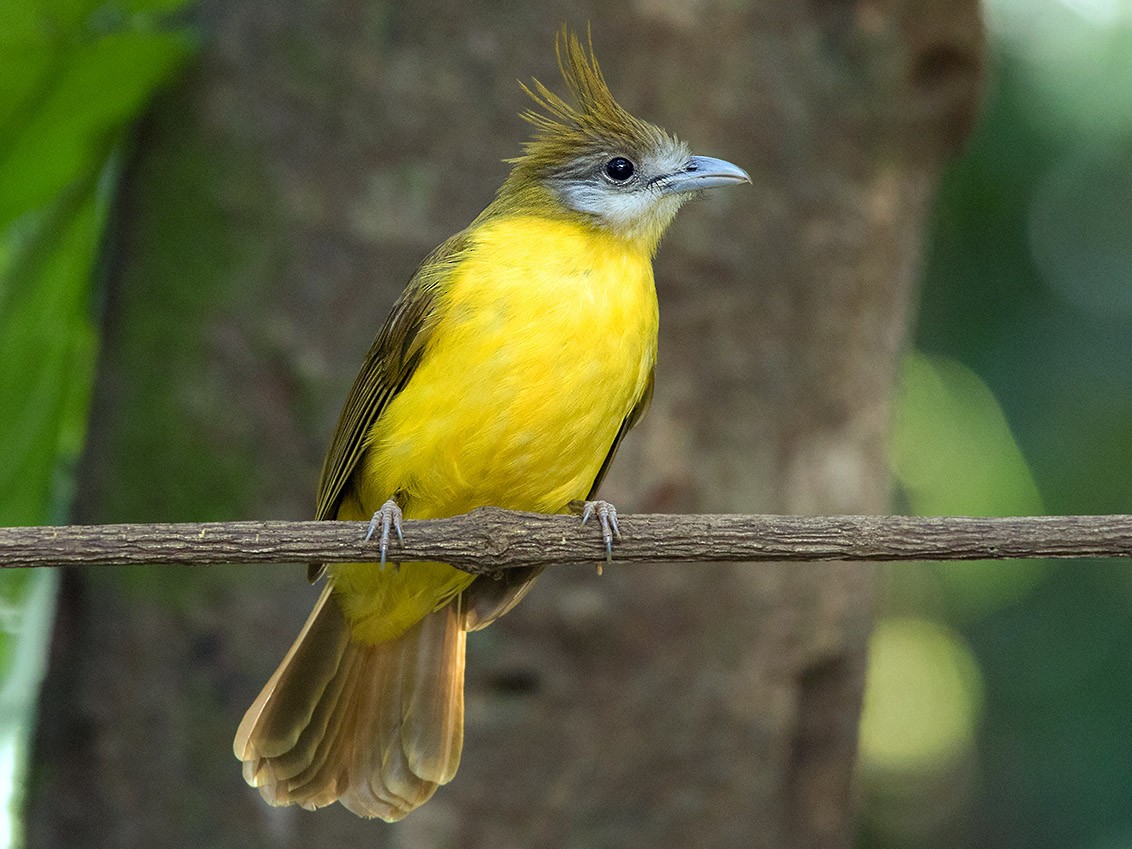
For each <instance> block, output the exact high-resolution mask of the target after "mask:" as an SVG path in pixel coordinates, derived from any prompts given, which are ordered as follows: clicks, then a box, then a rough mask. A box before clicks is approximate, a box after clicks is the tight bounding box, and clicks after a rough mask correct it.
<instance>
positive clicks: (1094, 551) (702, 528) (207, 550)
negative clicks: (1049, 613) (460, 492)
mask: <svg viewBox="0 0 1132 849" xmlns="http://www.w3.org/2000/svg"><path fill="white" fill-rule="evenodd" d="M620 523H621V532H622V537H623V538H622V540H621V541H620V542H618V543H617V545H616V546H615V547H614V557H615V559H616V560H617V561H618V562H620V563H639V562H677V563H694V562H713V561H755V560H981V559H988V560H992V559H994V560H997V559H1007V558H1011V559H1014V558H1033V557H1132V516H1025V517H1017V518H993V519H992V518H968V517H947V518H942V517H941V518H922V517H912V516H730V515H718V516H713V515H702V516H679V515H660V514H638V515H632V516H623V517H621V520H620ZM365 530H366V523H364V522H205V523H184V524H155V525H70V526H64V527H23V528H0V567H5V568H21V567H33V566H108V565H126V564H184V565H197V566H204V565H210V564H218V563H294V562H303V563H307V562H310V563H336V562H355V561H374V560H377V558H378V549H377V545H376V544H375V543H374V542H372V541H371V542H368V543H367V542H364V541H363V540H364V537H365ZM392 555H393V556H394V557H396V558H397V559H398V560H404V561H407V562H409V561H414V560H441V561H444V562H445V563H451V564H452V565H453V566H456V567H457V568H460V569H464V570H465V571H469V572H476V573H482V574H489V573H494V572H499V571H501V570H504V569H515V568H520V567H523V566H538V565H541V566H557V565H561V564H566V563H584V562H594V561H600V560H601V559H602V558H603V556H604V549H603V546H602V542H601V535H600V533H599V532H598V530H597V528H595V527H592V526H589V527H583V526H582V525H581V523H580V522H579V520H578V518H577V517H575V516H546V515H539V514H533V513H513V512H510V511H507V510H499V509H496V508H491V507H489V508H483V509H480V510H475V511H473V512H471V513H468V514H466V515H463V516H456V517H454V518H451V519H430V520H426V521H407V522H405V544H404V546H403V547H402V546H399V545H397V544H394V546H393V551H392Z"/></svg>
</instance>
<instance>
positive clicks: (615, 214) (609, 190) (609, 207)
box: [562, 182, 661, 229]
mask: <svg viewBox="0 0 1132 849" xmlns="http://www.w3.org/2000/svg"><path fill="white" fill-rule="evenodd" d="M660 199H661V197H660V193H659V192H657V191H655V190H653V189H647V188H640V189H627V188H620V187H617V186H606V185H602V184H595V183H589V182H586V183H580V182H570V183H566V184H565V185H564V186H563V187H562V200H563V202H564V203H565V204H566V205H567V206H569V207H570V208H571V209H573V210H576V211H577V212H585V213H588V214H589V215H596V216H597V217H599V218H601V219H603V220H604V221H605V222H607V223H608V224H610V225H612V226H614V227H617V228H618V229H621V228H624V227H626V226H629V225H631V224H632V222H633V220H634V219H637V218H641V217H642V216H645V215H647V214H648V212H649V210H650V209H651V208H652V207H653V206H654V205H655V204H656V203H658V202H659V201H660Z"/></svg>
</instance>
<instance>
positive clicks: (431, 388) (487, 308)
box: [331, 214, 657, 642]
mask: <svg viewBox="0 0 1132 849" xmlns="http://www.w3.org/2000/svg"><path fill="white" fill-rule="evenodd" d="M433 311H434V316H435V320H436V329H435V330H433V331H432V336H431V341H430V344H429V346H428V348H427V350H426V351H425V353H424V355H423V356H422V358H421V361H420V363H419V365H418V366H417V368H416V371H415V372H414V374H413V377H412V379H411V380H410V381H409V383H408V384H407V385H406V387H405V389H404V390H403V391H402V392H401V393H400V394H399V395H397V397H396V398H394V399H393V400H392V401H390V402H389V404H388V406H387V407H386V408H385V411H384V412H383V413H382V416H381V418H380V419H379V420H378V421H377V422H375V423H374V425H373V426H372V428H370V430H369V433H368V435H367V440H366V441H367V444H368V446H369V449H368V451H367V452H366V455H365V457H364V459H363V461H362V465H361V473H360V475H359V477H358V490H359V496H360V498H359V500H360V502H361V504H362V505H364V506H365V507H366V508H368V509H363V510H361V511H358V510H356V509H355V508H354V505H353V504H350V505H349V508H348V509H350V510H351V511H352V512H351V514H350V515H349V516H346V515H343V513H342V512H339V518H366V519H368V518H369V516H370V514H371V513H372V512H373V509H376V508H377V507H379V506H380V505H381V504H382V503H383V502H384V501H385V499H386V498H388V497H389V495H390V494H391V493H394V492H397V493H401V494H402V496H403V499H404V500H403V501H401V504H402V507H403V509H404V511H405V516H406V517H407V518H421V519H423V518H434V517H437V516H452V515H456V514H459V513H465V512H467V511H469V510H471V509H473V508H476V507H482V506H485V505H495V506H499V507H505V508H510V509H514V510H532V511H537V512H544V513H557V512H562V511H564V510H565V509H566V507H567V505H568V504H569V502H570V501H572V500H575V499H582V498H585V497H586V496H587V494H588V493H589V492H590V490H591V488H592V487H593V484H594V480H595V479H596V477H597V473H598V470H599V469H600V468H601V465H602V462H603V460H604V459H605V456H606V454H607V453H608V452H609V450H610V447H611V446H612V445H613V441H614V437H615V436H616V435H617V431H618V429H619V428H620V426H621V422H622V421H624V419H625V418H626V416H628V415H629V413H630V411H631V410H632V409H633V408H634V407H635V406H636V405H637V402H638V401H640V399H641V398H642V396H643V395H644V393H645V389H646V387H647V385H648V381H649V377H650V375H651V373H652V368H653V364H654V363H655V361H656V334H657V305H656V290H655V288H654V286H653V277H652V265H651V262H650V257H649V255H648V254H647V253H644V252H642V251H641V250H640V248H639V247H638V246H637V245H635V244H633V243H629V242H625V241H624V240H621V239H618V238H616V237H612V236H610V235H607V234H605V233H602V232H600V231H598V230H595V229H594V228H592V227H587V226H586V225H585V224H583V223H580V222H576V221H568V220H563V221H554V222H548V221H546V220H545V219H543V218H539V217H535V216H530V215H526V214H519V215H505V216H501V217H498V218H495V219H493V220H490V221H488V222H486V223H484V224H483V225H482V226H480V227H478V228H476V231H475V233H474V234H473V235H469V238H468V245H467V248H466V251H465V255H464V257H463V259H462V260H461V262H460V263H459V265H457V266H455V268H453V269H452V270H451V271H450V272H448V274H447V275H446V277H445V279H443V280H442V281H441V282H440V283H439V285H438V293H437V295H436V297H435V301H434V305H433ZM331 574H332V576H333V580H334V582H335V585H336V586H337V587H338V589H339V592H340V594H341V596H342V598H343V600H344V604H345V607H346V610H347V617H348V618H349V619H350V620H351V621H352V622H353V623H354V625H355V631H354V633H355V636H356V637H357V638H359V639H362V640H364V641H367V642H378V641H381V640H386V639H392V638H393V637H396V636H398V635H399V634H400V633H402V632H403V631H404V630H405V629H406V628H407V627H408V626H409V625H411V624H413V623H414V622H416V621H418V620H419V619H420V618H421V617H422V616H424V614H425V613H428V612H429V611H430V610H432V609H434V608H435V607H436V606H437V604H439V603H441V602H442V601H445V600H447V598H450V597H451V595H452V594H453V593H455V592H459V591H460V590H462V589H464V588H465V587H466V586H467V585H468V584H469V583H471V580H472V576H471V575H468V574H467V573H464V572H460V571H457V570H456V569H453V568H452V567H450V566H444V565H441V564H430V565H429V567H428V568H425V569H422V568H420V567H419V566H417V565H415V564H414V566H413V567H412V568H405V569H401V570H400V571H395V572H391V571H390V570H386V571H385V572H380V571H378V570H376V569H374V568H373V565H372V564H351V565H348V566H341V567H334V568H332V570H331Z"/></svg>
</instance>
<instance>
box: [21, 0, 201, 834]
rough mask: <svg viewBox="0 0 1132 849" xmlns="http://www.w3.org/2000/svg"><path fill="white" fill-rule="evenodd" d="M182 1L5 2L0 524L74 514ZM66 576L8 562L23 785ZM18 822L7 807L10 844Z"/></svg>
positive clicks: (177, 44) (181, 50) (182, 52)
mask: <svg viewBox="0 0 1132 849" xmlns="http://www.w3.org/2000/svg"><path fill="white" fill-rule="evenodd" d="M181 5H183V4H182V3H181V2H169V0H159V2H142V0H131V2H127V3H105V2H86V1H85V0H5V2H4V3H3V4H2V5H0V66H2V67H3V69H4V72H3V73H4V80H3V85H0V174H2V175H3V179H0V399H2V403H0V444H2V445H3V446H4V450H3V451H0V524H3V525H15V524H42V523H48V522H53V521H59V520H61V519H63V518H65V516H66V513H67V507H68V504H69V502H70V495H71V488H72V480H73V474H72V468H73V465H74V462H75V460H76V459H77V457H78V454H79V451H80V448H81V446H82V439H83V433H84V431H85V424H86V416H87V409H88V406H89V398H90V387H91V382H92V377H93V370H94V362H95V354H96V350H97V327H96V324H95V316H94V310H93V299H92V291H93V286H92V281H93V275H94V271H95V268H96V265H97V263H96V260H97V255H98V248H99V245H100V242H101V239H102V233H103V230H104V226H105V222H106V218H107V207H108V201H109V199H110V196H111V194H112V192H113V188H114V183H115V178H116V169H115V168H114V164H113V163H114V161H115V157H114V153H113V151H114V150H115V148H116V147H117V146H118V145H119V144H120V142H121V140H122V137H123V132H124V131H125V130H126V129H127V128H128V126H129V124H130V122H131V121H132V120H133V119H134V118H136V116H137V115H138V113H139V112H140V110H141V109H142V107H143V106H144V104H145V102H146V101H147V99H148V98H149V97H150V96H151V95H152V93H153V91H154V90H155V89H156V88H157V87H158V86H159V85H160V84H161V83H162V82H164V81H165V80H167V79H169V77H170V75H171V74H172V73H173V72H174V71H175V70H176V69H177V68H178V67H180V66H181V65H182V64H183V62H184V61H185V59H186V57H187V56H188V55H189V52H190V50H191V42H190V41H189V40H188V39H187V37H186V36H185V35H184V34H183V33H182V32H176V31H165V30H164V29H162V28H161V23H162V20H161V17H160V16H161V15H162V14H163V13H167V12H170V11H173V10H175V9H176V8H177V7H179V6H181ZM55 585H56V578H55V575H54V573H52V572H48V571H43V572H39V573H30V572H8V573H3V574H0V773H2V774H0V790H4V789H5V788H15V789H17V790H18V780H17V777H14V776H13V775H12V774H11V771H12V769H13V767H16V768H17V776H18V772H19V770H18V765H19V763H20V761H21V760H22V753H23V750H24V749H25V748H26V743H27V740H28V736H29V734H30V728H31V727H32V721H33V718H34V717H33V707H34V698H35V694H36V692H37V689H38V682H39V680H40V677H41V675H42V671H43V664H44V657H45V652H46V646H47V641H48V635H49V634H50V630H51V619H52V612H53V598H54V591H55ZM7 795H8V793H7V792H0V796H3V797H7ZM0 803H2V804H4V806H5V808H7V807H8V806H9V805H10V804H11V802H10V800H9V799H8V798H2V799H0ZM14 833H15V829H14V827H13V826H12V825H11V821H10V820H9V819H8V816H7V814H6V813H5V811H3V810H0V845H4V844H7V843H8V842H9V841H11V840H12V839H13V834H14Z"/></svg>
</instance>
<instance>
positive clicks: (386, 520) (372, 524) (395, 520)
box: [365, 498, 405, 569]
mask: <svg viewBox="0 0 1132 849" xmlns="http://www.w3.org/2000/svg"><path fill="white" fill-rule="evenodd" d="M404 518H405V514H404V513H402V512H401V508H400V507H399V506H398V505H397V502H396V501H394V500H393V499H392V498H390V499H389V500H388V501H386V502H385V503H384V504H382V505H381V508H380V509H379V510H378V511H377V512H376V513H374V514H373V518H372V519H370V520H369V530H368V531H367V532H366V540H365V541H366V542H369V540H370V537H372V536H373V535H374V533H375V532H376V531H377V529H378V527H380V528H381V568H382V569H384V568H385V557H386V555H387V554H388V553H389V530H390V528H392V529H393V530H395V531H396V532H397V541H398V542H400V543H401V545H404V544H405V536H404V534H402V533H401V520H402V519H404Z"/></svg>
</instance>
